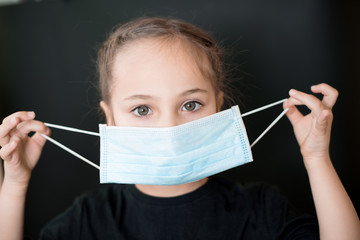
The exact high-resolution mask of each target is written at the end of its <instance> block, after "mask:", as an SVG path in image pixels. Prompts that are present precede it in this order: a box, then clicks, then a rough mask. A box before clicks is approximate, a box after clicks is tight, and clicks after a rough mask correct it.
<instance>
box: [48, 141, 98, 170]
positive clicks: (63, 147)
mask: <svg viewBox="0 0 360 240" xmlns="http://www.w3.org/2000/svg"><path fill="white" fill-rule="evenodd" d="M41 136H43V137H44V138H45V139H46V140H49V141H50V142H52V143H53V144H55V145H57V146H58V147H60V148H62V149H64V150H65V151H67V152H69V153H71V154H72V155H74V156H75V157H77V158H80V159H81V160H83V161H84V162H86V163H87V164H90V165H91V166H93V167H95V168H97V169H99V170H100V167H99V166H98V165H96V164H95V163H93V162H91V161H89V160H87V159H86V158H84V157H83V156H81V155H80V154H78V153H76V152H75V151H73V150H71V149H70V148H68V147H66V146H64V145H63V144H61V143H59V142H58V141H56V140H54V139H52V138H51V137H48V136H46V135H44V134H41Z"/></svg>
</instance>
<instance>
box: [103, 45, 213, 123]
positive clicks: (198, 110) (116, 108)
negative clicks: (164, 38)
mask: <svg viewBox="0 0 360 240" xmlns="http://www.w3.org/2000/svg"><path fill="white" fill-rule="evenodd" d="M184 49H185V48H184V45H183V44H181V43H180V42H169V43H164V42H159V41H156V40H149V39H145V40H139V41H137V42H134V43H131V44H129V46H126V47H125V48H124V49H121V50H120V53H119V54H118V56H117V57H116V58H115V61H114V65H113V85H112V86H111V90H110V91H111V92H110V96H111V99H110V104H109V105H108V104H106V103H104V102H101V107H102V108H103V110H104V111H105V115H106V118H107V124H108V125H113V126H114V125H115V126H138V127H171V126H176V125H179V124H183V123H186V122H189V121H193V120H195V119H199V118H202V117H205V116H208V115H211V114H213V113H216V112H217V97H216V96H215V91H214V88H213V86H212V84H211V82H210V80H209V79H205V78H204V77H203V75H202V74H201V72H200V70H199V69H198V67H197V64H196V63H195V61H194V59H193V58H192V57H191V55H190V54H189V53H187V52H186V50H184Z"/></svg>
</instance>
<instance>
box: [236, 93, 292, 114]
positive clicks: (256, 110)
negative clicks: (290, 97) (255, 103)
mask: <svg viewBox="0 0 360 240" xmlns="http://www.w3.org/2000/svg"><path fill="white" fill-rule="evenodd" d="M286 100H287V98H285V99H283V100H280V101H277V102H274V103H270V104H268V105H265V106H262V107H259V108H256V109H254V110H252V111H250V112H246V113H244V114H241V117H246V116H248V115H251V114H253V113H257V112H260V111H262V110H265V109H267V108H270V107H273V106H276V105H278V104H280V103H283V102H285V101H286Z"/></svg>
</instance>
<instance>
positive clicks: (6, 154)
mask: <svg viewBox="0 0 360 240" xmlns="http://www.w3.org/2000/svg"><path fill="white" fill-rule="evenodd" d="M18 144H19V142H18V140H15V139H13V140H12V141H11V142H10V143H9V144H6V145H4V146H3V147H2V148H1V149H0V157H1V158H2V159H4V160H5V161H6V160H7V159H9V158H10V156H11V154H12V153H13V152H14V150H15V149H16V147H17V146H18Z"/></svg>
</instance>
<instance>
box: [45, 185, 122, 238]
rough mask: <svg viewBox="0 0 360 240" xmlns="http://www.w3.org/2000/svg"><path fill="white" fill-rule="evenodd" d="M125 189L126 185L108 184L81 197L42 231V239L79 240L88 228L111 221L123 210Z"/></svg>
mask: <svg viewBox="0 0 360 240" xmlns="http://www.w3.org/2000/svg"><path fill="white" fill-rule="evenodd" d="M125 188H126V186H125V185H119V184H118V185H111V184H108V185H102V186H101V187H100V188H99V189H96V190H92V191H88V192H86V193H84V194H82V195H80V196H79V197H77V198H76V199H75V200H74V202H73V204H72V205H71V206H70V207H69V208H68V209H66V210H65V211H64V212H63V213H61V214H60V215H58V216H57V217H55V218H54V219H53V220H51V221H50V222H49V223H48V224H47V225H46V226H45V227H44V228H43V229H42V231H41V239H77V238H76V237H77V236H84V234H86V233H85V232H86V231H87V230H88V229H86V228H87V226H99V224H100V223H101V222H104V221H110V220H111V219H113V217H114V214H113V213H114V212H118V213H119V211H120V209H121V205H122V202H123V201H122V199H123V196H124V189H125ZM84 227H85V228H84ZM99 229H100V228H99ZM89 239H91V238H89Z"/></svg>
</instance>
